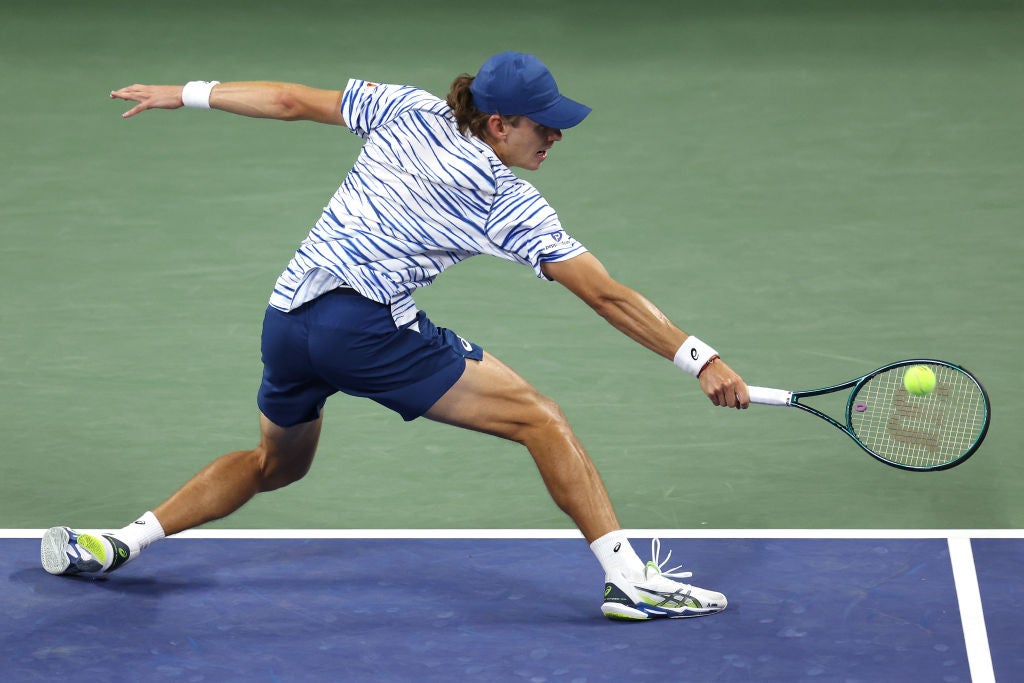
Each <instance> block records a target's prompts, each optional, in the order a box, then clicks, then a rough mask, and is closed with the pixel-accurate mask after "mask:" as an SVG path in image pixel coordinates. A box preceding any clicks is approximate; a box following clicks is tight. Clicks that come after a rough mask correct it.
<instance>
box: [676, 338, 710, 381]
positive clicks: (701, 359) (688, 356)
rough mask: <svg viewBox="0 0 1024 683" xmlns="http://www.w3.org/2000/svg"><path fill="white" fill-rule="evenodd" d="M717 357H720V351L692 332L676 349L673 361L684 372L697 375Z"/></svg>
mask: <svg viewBox="0 0 1024 683" xmlns="http://www.w3.org/2000/svg"><path fill="white" fill-rule="evenodd" d="M715 358H718V352H717V351H715V350H714V349H713V348H711V347H710V346H708V345H707V344H705V343H704V342H702V341H701V340H700V339H697V338H696V337H694V336H693V335H692V334H691V335H690V336H689V337H687V338H686V341H684V342H683V345H682V346H680V347H679V350H678V351H676V355H675V358H673V359H672V362H673V363H674V364H675V366H676V367H677V368H679V369H680V370H682V371H683V372H688V373H690V374H691V375H693V376H694V377H697V376H698V375H700V373H701V370H703V369H704V366H706V365H707V364H708V363H710V362H711V361H713V360H714V359H715Z"/></svg>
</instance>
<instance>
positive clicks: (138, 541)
mask: <svg viewBox="0 0 1024 683" xmlns="http://www.w3.org/2000/svg"><path fill="white" fill-rule="evenodd" d="M114 535H115V536H117V538H118V539H120V540H121V541H123V542H124V543H126V544H127V545H128V547H129V548H130V549H131V551H132V557H135V556H136V555H138V554H139V553H140V552H141V551H143V550H145V549H146V548H148V547H149V546H150V545H151V544H152V543H154V542H155V541H159V540H160V539H161V538H164V536H165V534H164V528H163V526H161V524H160V521H159V520H158V519H157V518H156V515H154V514H153V513H152V512H146V514H144V515H142V516H141V517H139V518H138V519H137V520H135V521H134V522H132V523H131V524H129V525H128V526H126V527H124V528H123V529H121V530H120V531H116V532H114Z"/></svg>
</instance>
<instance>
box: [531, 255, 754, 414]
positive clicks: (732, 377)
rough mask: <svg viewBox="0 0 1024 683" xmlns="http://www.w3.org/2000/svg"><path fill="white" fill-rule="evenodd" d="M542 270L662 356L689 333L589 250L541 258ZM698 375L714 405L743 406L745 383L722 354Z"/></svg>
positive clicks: (672, 351)
mask: <svg viewBox="0 0 1024 683" xmlns="http://www.w3.org/2000/svg"><path fill="white" fill-rule="evenodd" d="M541 270H543V272H544V274H545V275H547V276H548V277H549V278H551V279H552V280H554V281H556V282H558V283H559V284H561V285H563V286H564V287H565V288H566V289H568V290H569V291H571V292H572V293H573V294H575V295H576V296H578V297H579V298H580V299H582V300H583V301H584V302H586V303H587V305H589V306H590V307H591V308H593V309H594V311H595V312H597V314H598V315H600V316H601V317H602V318H604V319H605V320H607V321H608V322H609V323H610V324H611V325H612V326H613V327H614V328H615V329H617V330H619V331H620V332H622V333H623V334H625V335H626V336H628V337H629V338H630V339H633V340H634V341H636V342H637V343H639V344H642V345H643V346H645V347H647V348H648V349H650V350H651V351H654V352H655V353H657V354H658V355H660V356H663V357H664V358H667V359H669V360H672V359H673V358H674V357H675V355H676V352H677V351H678V350H679V349H680V347H682V345H683V343H684V342H685V341H686V339H687V337H688V335H687V334H686V333H685V332H683V331H682V330H681V329H679V328H678V327H676V326H675V325H674V324H673V323H672V321H671V320H669V319H668V317H667V316H666V315H665V314H664V313H662V312H661V310H659V309H658V307H657V306H655V305H654V304H653V303H651V302H650V301H648V300H647V299H646V298H644V297H643V296H642V295H641V294H640V293H639V292H637V291H636V290H633V289H631V288H629V287H627V286H625V285H623V284H621V283H620V282H618V281H616V280H615V279H614V278H612V276H611V275H609V274H608V271H607V270H605V267H604V265H603V264H602V263H601V262H600V261H598V260H597V258H596V257H595V256H594V255H593V254H590V253H585V254H581V255H579V256H576V257H575V258H571V259H569V260H567V261H556V262H551V263H545V264H543V265H542V266H541ZM698 379H699V381H700V386H701V389H702V390H703V391H704V393H705V394H706V395H707V397H708V398H709V399H711V402H712V403H714V404H715V405H717V406H729V407H734V408H746V407H747V406H748V405H749V403H750V398H749V396H748V394H747V385H746V384H744V382H743V380H742V379H741V378H740V376H739V375H737V374H736V373H735V372H734V371H733V370H732V368H730V367H729V366H728V365H726V364H725V363H724V362H722V361H721V360H717V361H715V362H713V363H711V364H710V365H707V366H706V367H705V368H704V371H703V372H701V373H700V376H699V378H698Z"/></svg>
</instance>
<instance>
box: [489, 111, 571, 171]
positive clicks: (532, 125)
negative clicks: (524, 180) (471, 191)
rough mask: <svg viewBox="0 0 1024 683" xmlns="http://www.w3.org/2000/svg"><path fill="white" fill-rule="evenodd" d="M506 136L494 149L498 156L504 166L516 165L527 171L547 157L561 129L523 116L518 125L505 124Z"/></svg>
mask: <svg viewBox="0 0 1024 683" xmlns="http://www.w3.org/2000/svg"><path fill="white" fill-rule="evenodd" d="M505 132H506V133H507V134H508V137H507V138H506V139H505V140H504V141H503V142H502V144H501V149H500V150H499V149H495V152H497V154H498V158H499V159H501V160H502V161H503V162H505V165H506V166H509V167H511V166H516V167H518V168H524V169H526V170H528V171H536V170H537V169H538V168H540V165H541V164H542V163H544V160H545V159H547V158H548V150H549V149H551V146H552V145H554V144H555V143H556V142H558V141H559V140H561V139H562V131H561V130H559V129H558V128H548V127H547V126H543V125H541V124H539V123H537V122H536V121H533V120H532V119H530V118H528V117H526V116H524V117H522V118H521V119H519V125H517V126H506V128H505Z"/></svg>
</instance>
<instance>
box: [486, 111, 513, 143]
mask: <svg viewBox="0 0 1024 683" xmlns="http://www.w3.org/2000/svg"><path fill="white" fill-rule="evenodd" d="M507 128H508V122H507V121H505V119H504V118H502V117H501V115H500V114H491V115H490V117H488V119H487V135H488V136H489V137H490V138H491V139H492V140H504V139H505V137H506V136H507V135H508V130H507Z"/></svg>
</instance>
